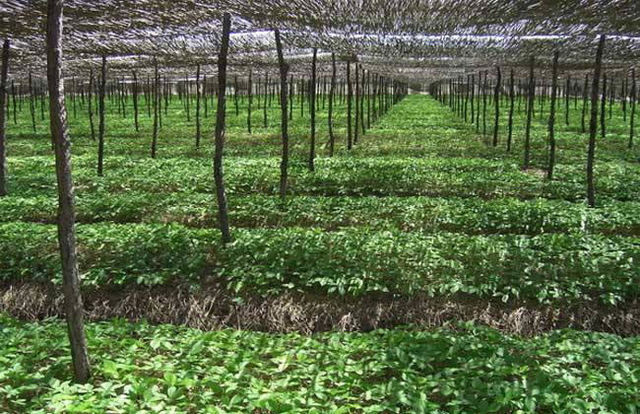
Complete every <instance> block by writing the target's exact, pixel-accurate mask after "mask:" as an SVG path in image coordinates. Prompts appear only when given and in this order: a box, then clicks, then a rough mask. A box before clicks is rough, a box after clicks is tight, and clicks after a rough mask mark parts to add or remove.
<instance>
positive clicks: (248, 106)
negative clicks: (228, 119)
mask: <svg viewBox="0 0 640 414" xmlns="http://www.w3.org/2000/svg"><path fill="white" fill-rule="evenodd" d="M252 76H253V73H252V69H251V68H249V85H248V89H247V93H248V94H249V99H248V100H247V132H248V133H249V134H251V104H252V103H253V79H252Z"/></svg>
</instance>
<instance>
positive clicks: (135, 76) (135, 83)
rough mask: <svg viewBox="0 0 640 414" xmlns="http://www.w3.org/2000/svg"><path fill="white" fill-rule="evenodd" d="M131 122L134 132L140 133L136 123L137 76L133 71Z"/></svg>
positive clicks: (138, 125)
mask: <svg viewBox="0 0 640 414" xmlns="http://www.w3.org/2000/svg"><path fill="white" fill-rule="evenodd" d="M133 122H134V124H135V126H136V132H139V131H140V124H139V122H138V75H137V74H136V72H135V71H133Z"/></svg>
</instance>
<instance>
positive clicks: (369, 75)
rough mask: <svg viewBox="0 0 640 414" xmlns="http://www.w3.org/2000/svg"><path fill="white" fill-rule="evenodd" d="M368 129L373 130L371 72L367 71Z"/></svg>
mask: <svg viewBox="0 0 640 414" xmlns="http://www.w3.org/2000/svg"><path fill="white" fill-rule="evenodd" d="M367 129H371V71H370V70H367Z"/></svg>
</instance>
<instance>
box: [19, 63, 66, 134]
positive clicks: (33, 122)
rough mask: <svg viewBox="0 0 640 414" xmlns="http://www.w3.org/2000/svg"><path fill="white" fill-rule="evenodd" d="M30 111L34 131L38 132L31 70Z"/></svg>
mask: <svg viewBox="0 0 640 414" xmlns="http://www.w3.org/2000/svg"><path fill="white" fill-rule="evenodd" d="M29 113H30V114H31V126H32V128H33V132H36V104H35V102H34V100H33V81H32V79H31V72H29ZM74 118H75V116H74Z"/></svg>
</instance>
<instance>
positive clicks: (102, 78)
mask: <svg viewBox="0 0 640 414" xmlns="http://www.w3.org/2000/svg"><path fill="white" fill-rule="evenodd" d="M106 84H107V56H105V55H102V70H101V76H100V88H99V96H98V103H99V105H98V117H99V121H98V176H99V177H102V174H103V167H104V165H103V164H104V93H105V86H106Z"/></svg>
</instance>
